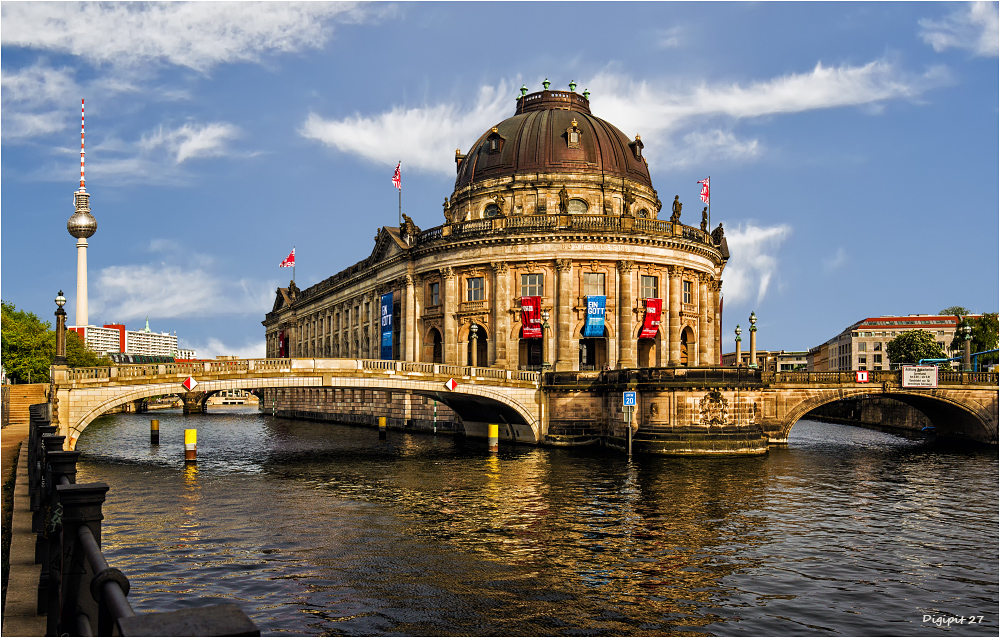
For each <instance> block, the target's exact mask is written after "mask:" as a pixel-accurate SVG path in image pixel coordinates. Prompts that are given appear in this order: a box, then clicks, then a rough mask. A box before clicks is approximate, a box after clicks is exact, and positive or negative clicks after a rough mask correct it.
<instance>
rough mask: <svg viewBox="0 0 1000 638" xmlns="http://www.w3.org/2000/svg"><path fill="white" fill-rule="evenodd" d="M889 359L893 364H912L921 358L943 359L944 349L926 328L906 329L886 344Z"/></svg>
mask: <svg viewBox="0 0 1000 638" xmlns="http://www.w3.org/2000/svg"><path fill="white" fill-rule="evenodd" d="M885 349H886V350H887V351H888V353H889V361H890V363H893V364H895V365H903V364H909V365H914V364H916V363H918V362H919V361H920V360H921V359H944V350H942V349H941V346H939V345H938V342H937V341H936V340H935V339H934V335H932V334H931V333H929V332H927V331H926V330H907V331H906V332H902V333H900V334H898V335H896V337H895V338H894V339H893V340H892V341H890V342H889V343H887V344H886V346H885Z"/></svg>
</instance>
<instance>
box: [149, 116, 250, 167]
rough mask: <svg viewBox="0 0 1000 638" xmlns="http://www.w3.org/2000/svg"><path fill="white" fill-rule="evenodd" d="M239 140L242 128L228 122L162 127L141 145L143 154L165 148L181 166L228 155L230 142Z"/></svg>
mask: <svg viewBox="0 0 1000 638" xmlns="http://www.w3.org/2000/svg"><path fill="white" fill-rule="evenodd" d="M236 137H239V129H238V128H236V127H235V126H233V125H232V124H228V123H226V122H212V123H210V124H190V123H188V124H184V125H183V126H181V127H179V128H175V129H164V128H163V127H162V126H161V127H160V128H158V129H157V130H156V131H155V132H154V133H153V134H152V135H150V136H148V137H147V136H143V138H142V140H140V142H139V144H138V146H139V148H140V149H142V150H143V151H151V150H157V149H160V148H165V149H166V150H167V151H168V152H169V153H170V154H171V155H172V156H173V158H174V163H176V164H181V163H183V162H184V161H185V160H188V159H192V158H195V157H213V156H219V155H225V154H226V149H225V144H226V141H227V140H231V139H234V138H236Z"/></svg>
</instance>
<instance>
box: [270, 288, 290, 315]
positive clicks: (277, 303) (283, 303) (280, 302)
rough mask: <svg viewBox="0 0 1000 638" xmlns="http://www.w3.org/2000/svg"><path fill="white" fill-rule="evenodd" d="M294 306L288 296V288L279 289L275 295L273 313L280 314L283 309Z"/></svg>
mask: <svg viewBox="0 0 1000 638" xmlns="http://www.w3.org/2000/svg"><path fill="white" fill-rule="evenodd" d="M291 305H292V300H291V298H290V297H289V296H288V288H278V290H277V292H276V293H275V295H274V306H273V307H272V308H271V312H278V311H279V310H281V309H282V308H285V307H288V306H291Z"/></svg>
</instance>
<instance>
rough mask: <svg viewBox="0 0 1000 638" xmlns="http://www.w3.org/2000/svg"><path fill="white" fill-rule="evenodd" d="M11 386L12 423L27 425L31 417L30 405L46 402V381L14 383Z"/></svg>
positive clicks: (10, 417)
mask: <svg viewBox="0 0 1000 638" xmlns="http://www.w3.org/2000/svg"><path fill="white" fill-rule="evenodd" d="M9 387H10V402H9V404H10V412H9V419H10V421H9V424H10V425H27V424H28V423H29V422H30V420H31V417H30V415H29V414H28V406H31V405H35V404H36V403H45V402H46V401H47V399H46V398H45V388H46V387H48V386H47V385H46V384H44V383H31V384H19V385H12V386H9Z"/></svg>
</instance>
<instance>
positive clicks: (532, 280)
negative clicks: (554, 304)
mask: <svg viewBox="0 0 1000 638" xmlns="http://www.w3.org/2000/svg"><path fill="white" fill-rule="evenodd" d="M543 277H544V275H542V274H541V273H536V274H530V275H529V274H524V275H521V296H522V297H541V296H543V295H544V294H545V292H544V290H543V288H544V286H543V285H542V284H543V282H544V279H543Z"/></svg>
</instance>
